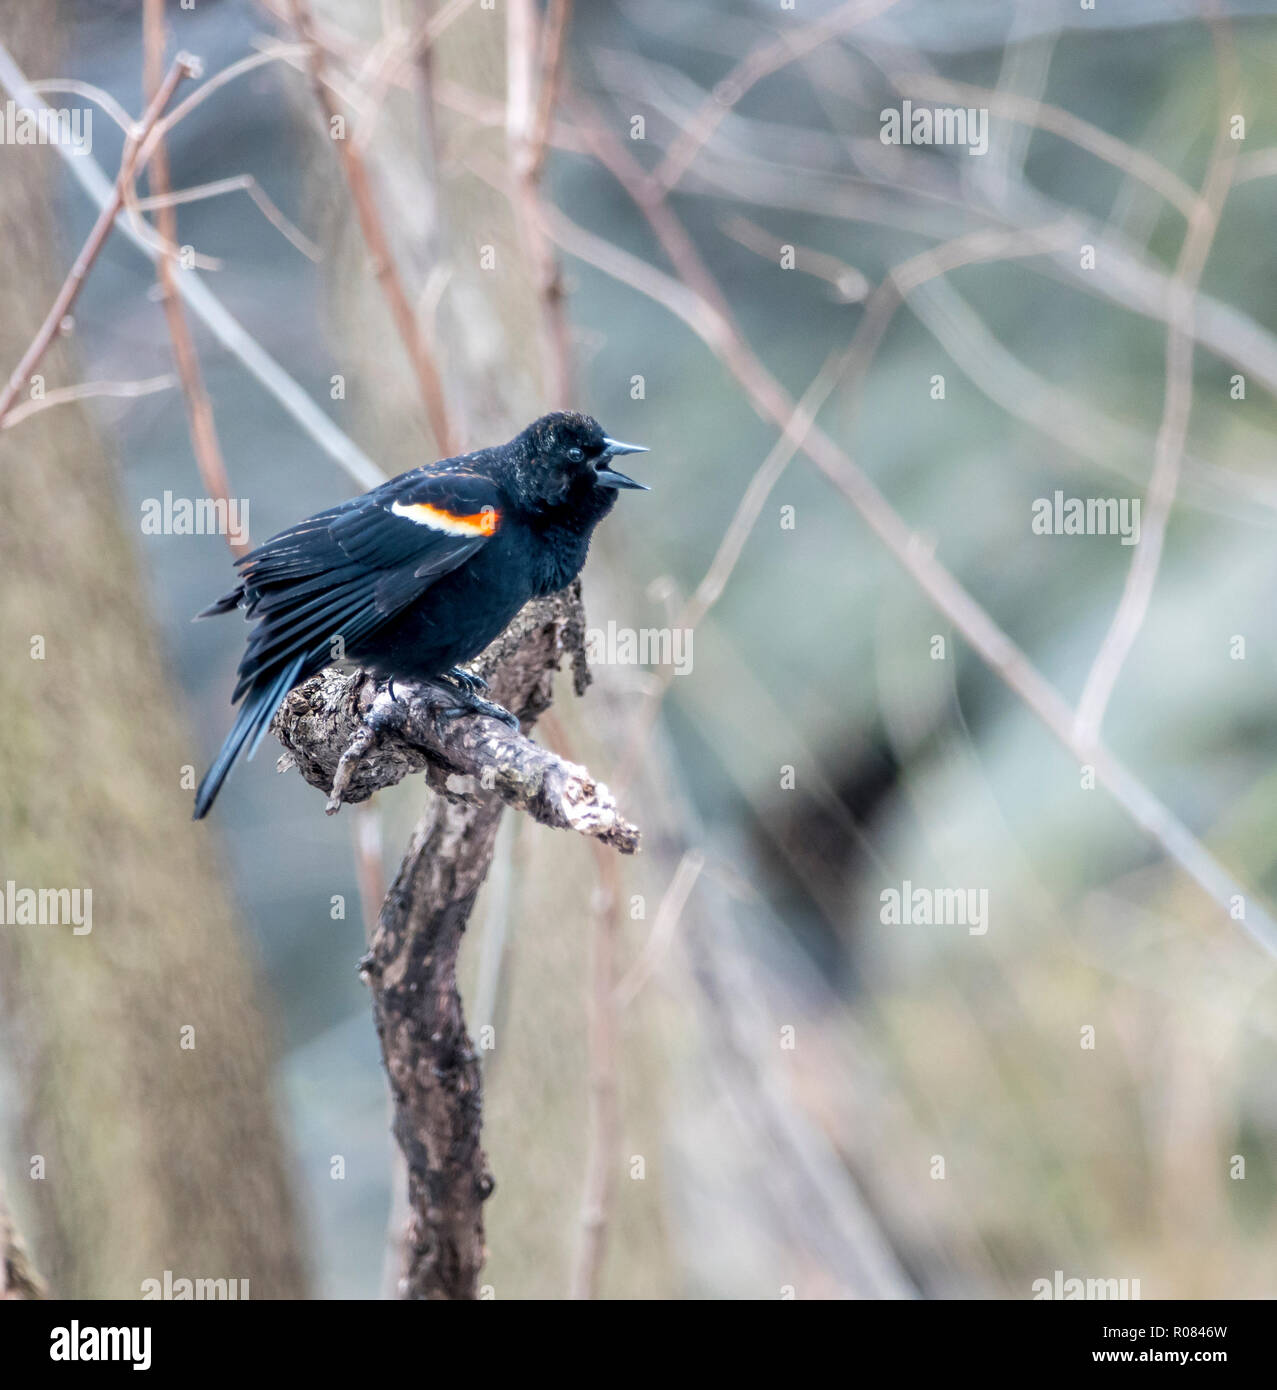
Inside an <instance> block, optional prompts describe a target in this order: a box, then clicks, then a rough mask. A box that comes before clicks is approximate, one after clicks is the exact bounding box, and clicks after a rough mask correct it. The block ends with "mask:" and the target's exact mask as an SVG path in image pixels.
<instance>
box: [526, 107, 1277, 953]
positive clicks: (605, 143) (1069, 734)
mask: <svg viewBox="0 0 1277 1390" xmlns="http://www.w3.org/2000/svg"><path fill="white" fill-rule="evenodd" d="M592 143H593V144H594V146H595V148H596V150H598V151H600V157H601V158H603V159H604V162H605V163H606V164H607V165H608V167H609V168H610V169H611V170H612V172H613V173H614V175H615V176H616V177H617V178H618V180H619V181H620V182H621V183H622V185H623V186H625V187H626V188H627V190H628V191H630V192H631V193H632V196H634V200H635V203H636V205H637V206H638V207H639V209H640V210H641V211H642V212H643V213H644V215H645V216H646V217H647V218H648V221H649V224H650V225H651V226H652V229H653V231H654V232H655V233H656V235H657V237H658V239H659V240H660V241H661V245H662V248H663V249H664V251H665V253H666V255H667V256H669V258H670V259H671V261H672V262H673V263H674V265H675V268H676V270H677V271H678V273H679V277H680V278H679V279H678V280H675V279H672V278H671V277H670V276H668V275H666V274H664V273H663V272H662V271H660V270H657V269H656V268H655V267H654V266H651V265H649V264H648V263H647V262H645V261H641V260H639V258H637V257H635V256H631V255H630V254H629V253H628V252H626V251H624V250H622V249H621V248H619V247H616V246H614V245H612V243H610V242H606V241H603V240H602V239H601V238H598V237H594V236H593V235H592V234H591V233H588V232H586V231H585V230H584V229H583V228H580V227H578V226H576V225H575V224H574V223H572V222H571V221H569V219H567V218H566V217H564V215H563V214H562V213H561V212H555V213H554V214H553V215H552V216H550V217H549V219H548V225H549V227H550V229H551V234H552V235H553V236H554V237H555V239H556V240H557V241H558V242H559V244H560V245H561V246H563V247H564V249H565V250H568V251H570V252H572V253H573V254H575V255H578V256H580V257H581V258H582V259H584V260H586V261H589V262H590V263H591V264H594V265H596V266H597V267H598V268H599V269H601V270H603V271H605V272H606V273H607V274H610V275H613V276H615V277H616V278H618V279H621V280H622V281H624V282H626V283H628V284H630V285H631V286H632V287H633V288H635V289H638V290H640V292H642V293H645V294H648V295H650V296H651V297H653V298H655V299H657V300H658V302H660V303H662V304H664V305H665V306H666V307H667V308H668V309H669V310H670V311H671V312H673V313H675V314H676V315H677V316H678V317H679V318H681V319H683V321H684V322H686V323H687V324H688V325H689V327H691V328H693V330H694V331H695V332H696V333H697V334H698V335H699V336H700V337H702V339H703V340H704V341H705V343H706V344H707V346H709V347H710V349H711V350H712V351H713V352H714V353H715V354H716V355H717V356H719V357H720V358H721V359H722V361H723V362H724V364H725V365H726V366H727V367H728V369H729V370H730V371H731V372H732V373H733V375H734V376H736V378H737V380H738V381H739V383H740V385H741V387H742V388H743V390H744V391H745V394H746V396H747V397H748V399H749V400H750V402H751V404H752V405H753V406H754V408H755V410H757V411H758V412H759V414H760V415H762V416H763V417H764V418H766V419H769V420H771V421H772V422H773V423H775V424H776V425H778V426H780V427H781V428H783V427H784V425H785V423H786V422H787V421H788V420H789V418H790V417H791V416H792V414H793V409H794V407H793V403H792V401H791V400H790V398H789V395H788V393H787V392H786V391H785V390H784V388H783V387H781V385H780V383H779V382H777V381H776V380H775V378H774V377H773V376H772V375H771V373H770V372H768V371H767V369H766V368H765V367H764V366H763V364H762V363H761V362H760V361H759V359H758V358H757V356H756V355H755V354H754V353H753V351H752V349H750V347H749V346H748V344H747V343H746V342H745V340H744V339H743V337H742V336H741V335H740V333H739V330H738V329H737V328H736V326H735V324H734V322H733V321H732V320H731V317H730V314H728V313H727V311H726V310H725V309H724V308H723V307H721V306H722V305H723V298H722V294H721V291H719V290H718V287H717V284H716V282H714V280H713V277H712V276H711V275H710V274H709V271H708V270H707V269H706V268H705V266H704V263H703V262H702V261H701V259H700V256H699V253H698V252H697V251H696V249H695V246H694V245H693V244H692V242H691V240H690V238H688V237H687V235H686V232H685V230H683V229H682V228H681V225H680V226H677V227H674V226H672V225H671V224H672V223H675V222H676V221H677V219H675V218H674V217H673V214H672V213H671V212H670V210H669V206H668V204H667V202H666V201H665V200H664V198H663V197H662V196H659V195H653V194H652V193H651V192H650V183H651V179H650V176H649V175H647V174H646V173H645V172H644V171H643V170H642V169H641V168H640V167H639V166H637V165H636V164H635V162H634V161H633V160H632V159H631V157H630V156H629V154H628V152H627V151H625V150H624V149H623V148H620V147H619V146H618V145H617V143H616V142H615V141H613V140H611V139H609V138H608V137H607V136H606V134H605V133H600V132H593V133H592ZM803 452H804V453H806V454H807V456H808V457H809V458H810V459H811V460H812V462H813V463H815V464H816V466H817V467H818V468H819V469H820V470H821V471H822V472H823V473H824V474H825V475H826V476H827V477H828V478H829V479H830V480H831V481H832V482H833V483H834V485H835V486H836V487H837V488H838V489H839V490H840V491H841V492H842V493H843V494H844V496H846V497H847V498H848V500H849V501H851V502H852V504H853V505H854V506H855V507H856V509H857V511H859V512H860V514H861V516H862V518H863V519H864V521H865V522H866V523H867V525H868V526H869V527H870V529H871V530H872V531H873V532H874V534H875V535H877V536H878V538H879V540H881V541H882V542H883V544H884V545H885V546H886V547H887V549H888V550H889V551H890V552H891V554H892V555H893V556H894V557H895V559H896V560H897V561H898V562H899V563H900V564H901V565H902V566H903V568H904V569H905V570H906V572H907V573H908V574H910V575H911V577H912V578H913V580H914V581H915V583H917V584H918V586H919V588H920V589H921V590H922V592H923V593H924V594H926V595H927V597H928V598H929V599H930V600H931V602H932V603H934V604H935V606H936V607H937V608H938V609H939V610H940V611H941V612H942V613H943V614H944V615H945V616H946V617H947V618H948V619H949V620H950V621H951V622H952V623H953V624H954V626H955V628H957V630H958V631H959V632H961V633H962V634H963V636H964V637H965V638H966V639H967V641H968V642H969V643H970V644H971V646H972V648H973V649H974V650H975V652H976V653H977V654H978V655H979V656H980V658H981V660H983V661H984V662H985V663H986V664H987V665H988V666H989V667H990V669H991V670H992V671H993V672H994V673H995V674H996V675H997V676H999V678H1000V679H1001V680H1002V681H1003V682H1004V683H1005V684H1006V685H1007V686H1008V687H1009V688H1010V689H1011V690H1012V692H1013V693H1014V694H1015V695H1017V696H1018V697H1019V699H1020V700H1021V701H1022V702H1023V703H1024V704H1025V705H1026V707H1027V708H1028V709H1030V710H1031V711H1032V712H1033V713H1034V714H1035V715H1036V716H1037V717H1038V718H1039V719H1040V720H1041V721H1042V723H1043V724H1045V725H1046V727H1047V728H1048V729H1049V730H1050V732H1051V733H1052V734H1053V735H1054V736H1055V737H1056V738H1057V739H1058V740H1059V741H1060V742H1061V743H1062V744H1063V745H1064V747H1065V748H1066V749H1068V750H1069V751H1070V752H1071V753H1072V754H1074V755H1075V756H1076V757H1077V758H1078V759H1079V761H1081V762H1082V763H1084V764H1088V765H1090V766H1093V767H1094V768H1095V772H1096V777H1097V779H1098V781H1099V782H1100V783H1101V784H1102V785H1103V786H1105V788H1106V789H1107V790H1108V792H1109V794H1110V795H1111V796H1113V798H1114V799H1115V800H1116V801H1117V802H1118V804H1119V805H1121V806H1122V807H1123V809H1124V810H1125V811H1126V812H1127V814H1128V815H1130V816H1131V818H1132V819H1133V820H1134V821H1135V823H1136V824H1137V825H1139V826H1140V827H1141V829H1143V830H1144V831H1145V833H1147V834H1148V835H1149V836H1150V837H1151V838H1152V839H1154V840H1155V841H1156V842H1157V843H1158V844H1159V845H1160V846H1161V847H1162V849H1163V851H1164V852H1165V853H1166V854H1167V855H1168V856H1169V857H1170V858H1171V859H1173V860H1174V861H1175V862H1176V863H1178V864H1179V866H1180V867H1181V868H1182V869H1183V870H1184V871H1185V872H1186V873H1187V874H1188V875H1189V876H1190V877H1191V878H1192V879H1193V880H1194V881H1195V882H1196V883H1197V884H1198V886H1199V887H1201V888H1202V890H1203V891H1204V892H1205V893H1206V894H1207V895H1208V896H1209V897H1210V898H1212V899H1213V900H1214V901H1215V902H1216V904H1217V905H1218V906H1219V907H1220V908H1221V909H1222V910H1223V911H1224V912H1225V913H1226V914H1228V917H1229V920H1230V921H1234V920H1235V919H1234V917H1233V914H1232V905H1233V903H1234V901H1235V900H1236V899H1238V898H1240V899H1243V900H1245V901H1247V903H1248V908H1249V910H1248V912H1247V914H1246V917H1245V919H1244V920H1243V921H1242V922H1241V925H1242V927H1243V929H1244V930H1245V931H1246V932H1247V933H1248V934H1249V935H1250V936H1251V937H1253V938H1254V940H1255V941H1257V942H1258V943H1259V944H1260V945H1261V946H1262V947H1263V948H1264V949H1265V950H1266V951H1267V952H1268V953H1269V954H1271V955H1274V956H1277V921H1274V919H1273V917H1272V916H1271V914H1269V913H1268V912H1267V911H1266V910H1265V909H1264V908H1263V907H1262V906H1261V905H1259V904H1258V903H1257V901H1256V900H1255V897H1254V895H1253V894H1251V893H1247V892H1245V891H1244V890H1243V889H1242V887H1241V885H1240V884H1238V883H1237V881H1236V880H1235V879H1234V878H1233V876H1232V875H1231V874H1230V873H1229V872H1228V871H1227V870H1226V869H1225V868H1224V867H1223V865H1221V864H1220V863H1219V861H1218V860H1216V859H1215V857H1214V856H1213V855H1212V854H1211V853H1210V851H1209V850H1207V849H1206V847H1205V846H1204V845H1203V844H1202V843H1201V842H1200V841H1199V840H1198V839H1197V838H1196V837H1195V836H1194V835H1193V834H1192V832H1191V831H1190V830H1189V829H1188V828H1187V827H1186V826H1185V825H1184V824H1183V823H1182V822H1181V821H1180V820H1179V819H1178V817H1176V816H1175V815H1174V814H1173V813H1172V812H1171V810H1170V809H1169V808H1168V807H1167V806H1165V805H1164V804H1163V803H1162V802H1161V801H1159V800H1158V799H1157V797H1155V796H1154V795H1153V793H1152V792H1151V791H1149V790H1148V788H1147V787H1145V786H1144V785H1143V783H1141V782H1140V781H1139V779H1138V778H1137V777H1135V776H1134V774H1133V773H1131V772H1130V771H1129V770H1128V769H1127V768H1126V767H1124V766H1123V765H1122V764H1121V763H1120V762H1119V761H1118V760H1117V759H1116V758H1114V757H1113V756H1112V755H1111V754H1110V753H1109V752H1108V751H1107V750H1105V749H1103V748H1100V747H1095V746H1083V745H1082V744H1080V743H1079V742H1078V741H1077V739H1076V736H1075V729H1074V714H1073V711H1072V710H1071V709H1070V707H1069V705H1068V702H1067V701H1066V700H1065V699H1064V697H1063V696H1062V695H1061V694H1060V693H1059V692H1058V691H1057V690H1056V689H1055V687H1054V686H1052V685H1051V684H1050V682H1049V681H1047V680H1046V678H1045V677H1044V676H1042V675H1041V673H1040V672H1039V671H1038V670H1037V669H1036V668H1035V667H1034V666H1033V664H1032V663H1031V662H1030V661H1029V659H1028V657H1027V656H1026V655H1025V653H1024V652H1022V651H1021V650H1020V648H1018V647H1017V646H1016V645H1015V644H1014V643H1013V642H1012V641H1011V640H1010V638H1008V637H1007V635H1006V633H1004V632H1003V631H1002V629H1001V628H1000V627H999V626H998V625H997V623H995V622H994V621H993V619H992V618H991V617H990V616H989V614H988V613H987V612H985V610H984V609H983V608H982V607H981V606H980V605H979V604H978V603H976V601H975V600H974V599H973V598H972V597H971V595H970V594H968V593H967V591H966V590H965V589H964V588H963V587H962V585H961V584H960V583H959V582H958V581H957V579H955V578H954V576H953V575H952V574H951V573H950V572H949V571H948V570H947V569H946V568H945V567H944V565H942V564H941V563H940V562H939V561H938V560H937V559H936V558H935V555H934V553H933V551H932V549H931V547H930V546H928V545H926V544H925V543H923V542H922V541H921V539H920V538H919V537H917V536H916V535H915V533H914V532H913V530H912V528H911V527H910V526H909V525H908V523H907V522H905V521H904V519H903V518H902V517H900V516H899V514H898V513H897V512H896V511H895V509H894V508H893V507H892V506H891V504H890V503H889V502H888V501H887V499H886V498H885V497H884V496H883V495H882V493H881V492H880V491H879V490H878V488H877V487H876V486H875V485H874V483H873V482H872V481H871V480H870V479H869V477H868V476H867V475H866V474H865V473H864V472H863V471H862V470H861V469H860V468H858V467H857V466H856V464H855V463H854V462H853V461H852V459H851V458H850V456H849V455H848V454H847V453H846V452H845V451H844V450H843V449H841V448H840V447H839V445H838V444H837V443H836V442H835V441H834V440H833V439H832V438H831V437H830V436H829V435H827V434H826V433H825V432H824V431H823V430H821V429H820V428H819V427H818V426H813V427H812V428H811V429H810V430H809V431H808V433H807V437H806V439H805V441H804V444H803Z"/></svg>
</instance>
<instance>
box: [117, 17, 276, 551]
mask: <svg viewBox="0 0 1277 1390" xmlns="http://www.w3.org/2000/svg"><path fill="white" fill-rule="evenodd" d="M142 46H143V64H144V74H143V87H144V89H145V90H146V91H147V92H148V93H151V94H153V96H152V99H154V94H158V92H159V83H160V74H161V73H162V72H163V69H164V0H145V3H144V5H143V8H142ZM147 173H148V177H149V180H150V186H151V191H152V192H153V193H154V194H155V195H156V197H158V198H160V199H163V198H165V197H166V196H167V194H168V193H169V191H170V187H171V185H170V183H169V164H168V147H167V146H166V145H165V143H164V140H163V137H160V138H159V139H157V140H156V141H155V142H154V146H153V148H152V150H151V160H150V164H149V165H148V166H147ZM130 196H132V200H133V202H136V193H135V192H134V190H133V188H132V180H131V179H130V181H129V184H128V186H127V190H126V193H125V201H126V202H128V201H129V200H130ZM157 214H158V215H157V217H156V222H157V224H158V227H159V232H160V236H161V237H163V239H164V241H165V243H166V244H167V245H169V246H172V245H174V244H175V243H176V241H177V209H176V208H175V207H174V206H173V205H172V204H171V203H170V204H162V205H161V206H160V207H159V208H158V209H157ZM155 274H156V279H157V280H158V282H159V287H160V300H161V303H162V304H163V306H164V319H165V322H166V323H167V324H168V331H169V337H170V338H171V339H172V342H173V359H174V361H175V362H176V363H177V374H178V376H179V377H180V378H181V382H182V395H183V398H184V399H185V402H186V419H187V425H188V428H189V431H190V436H191V448H192V449H193V450H194V452H195V463H196V466H197V467H198V468H199V471H200V478H201V479H202V481H203V483H204V490H205V491H206V492H207V493H208V495H209V496H210V497H212V498H213V499H215V500H216V501H219V502H221V503H223V505H224V507H225V509H226V510H225V513H224V514H225V515H230V481H229V479H228V478H227V476H226V461H225V460H224V459H223V458H222V449H221V445H220V444H219V443H218V441H217V425H216V423H215V421H214V419H213V402H212V401H211V400H210V399H209V395H208V391H207V390H206V389H205V387H204V374H203V372H202V371H201V370H200V359H199V354H198V353H197V352H196V351H195V339H194V338H193V337H192V336H191V326H190V324H189V323H187V321H186V312H185V310H184V309H183V308H182V300H181V297H180V296H179V295H178V292H177V284H176V276H177V268H176V262H175V258H174V257H172V256H169V255H162V256H161V257H160V258H159V260H158V261H156V263H155ZM226 544H227V545H228V546H229V547H230V550H231V554H233V555H247V554H248V551H249V548H250V547H249V544H248V540H247V537H245V538H243V539H239V540H236V539H235V538H234V537H233V536H232V535H231V534H230V532H229V530H228V531H227V533H226Z"/></svg>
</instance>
